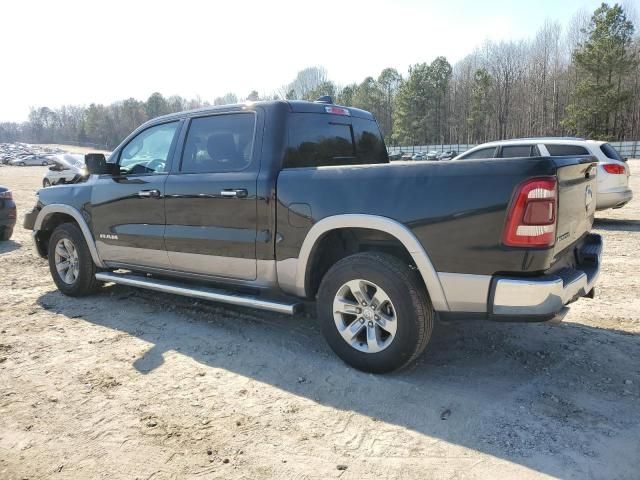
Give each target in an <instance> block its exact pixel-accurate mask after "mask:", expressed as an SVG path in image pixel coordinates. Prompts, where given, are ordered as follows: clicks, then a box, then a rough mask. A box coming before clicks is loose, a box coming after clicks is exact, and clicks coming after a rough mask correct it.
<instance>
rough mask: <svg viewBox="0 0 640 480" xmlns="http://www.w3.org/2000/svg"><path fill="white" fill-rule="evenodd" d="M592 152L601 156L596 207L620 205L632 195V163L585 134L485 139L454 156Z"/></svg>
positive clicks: (601, 208) (475, 156)
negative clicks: (630, 164)
mask: <svg viewBox="0 0 640 480" xmlns="http://www.w3.org/2000/svg"><path fill="white" fill-rule="evenodd" d="M576 155H591V156H592V157H594V158H596V159H597V160H598V173H597V175H596V177H597V188H596V209H597V210H605V209H607V208H621V207H623V206H624V205H626V204H627V203H629V201H630V200H631V199H632V198H633V192H632V191H631V188H630V187H629V175H630V173H631V172H630V170H629V166H628V165H627V164H626V160H625V159H624V158H622V157H621V156H620V154H619V153H618V151H617V150H616V149H615V148H613V147H612V146H611V145H609V144H608V143H607V142H602V141H598V140H585V139H583V138H558V137H547V138H518V139H513V140H501V141H497V142H489V143H483V144H482V145H478V146H477V147H474V148H472V149H471V150H468V151H466V152H464V153H463V154H461V155H458V156H457V157H455V158H454V159H453V160H482V159H487V158H525V157H539V156H542V157H546V156H551V157H563V156H576Z"/></svg>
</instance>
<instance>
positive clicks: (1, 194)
mask: <svg viewBox="0 0 640 480" xmlns="http://www.w3.org/2000/svg"><path fill="white" fill-rule="evenodd" d="M0 198H1V199H4V200H11V199H12V198H13V195H12V194H11V190H7V191H6V192H0Z"/></svg>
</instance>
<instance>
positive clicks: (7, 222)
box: [0, 185, 17, 240]
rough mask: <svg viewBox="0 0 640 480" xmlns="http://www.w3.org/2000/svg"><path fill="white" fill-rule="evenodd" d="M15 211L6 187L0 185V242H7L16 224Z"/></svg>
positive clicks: (11, 197)
mask: <svg viewBox="0 0 640 480" xmlns="http://www.w3.org/2000/svg"><path fill="white" fill-rule="evenodd" d="M16 217H17V210H16V204H15V203H14V201H13V195H12V194H11V190H9V188H8V187H3V186H2V185H0V240H9V239H10V238H11V235H12V234H13V227H14V226H15V224H16Z"/></svg>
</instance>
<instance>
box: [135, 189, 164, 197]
mask: <svg viewBox="0 0 640 480" xmlns="http://www.w3.org/2000/svg"><path fill="white" fill-rule="evenodd" d="M138 196H139V197H140V198H160V190H140V191H139V192H138Z"/></svg>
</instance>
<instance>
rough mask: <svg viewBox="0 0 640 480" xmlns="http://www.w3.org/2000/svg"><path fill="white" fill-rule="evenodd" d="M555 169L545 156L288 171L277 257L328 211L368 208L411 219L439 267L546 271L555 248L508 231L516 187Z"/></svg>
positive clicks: (280, 192) (290, 251)
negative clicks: (528, 245)
mask: <svg viewBox="0 0 640 480" xmlns="http://www.w3.org/2000/svg"><path fill="white" fill-rule="evenodd" d="M574 161H575V159H574ZM555 173H556V163H555V161H554V160H552V159H550V158H545V157H537V158H523V159H517V160H514V159H491V160H474V161H466V162H446V163H445V162H443V163H438V162H433V163H431V162H425V163H390V164H382V165H361V166H352V167H320V168H300V169H285V170H282V171H281V172H280V174H279V177H278V181H277V198H278V205H277V231H278V233H279V234H280V236H281V239H280V242H279V243H278V244H277V248H276V257H277V259H278V260H285V259H287V258H296V257H297V256H298V252H299V250H300V247H301V246H302V242H303V241H304V238H305V236H306V234H307V232H308V231H309V229H310V228H311V226H312V225H313V223H315V222H317V221H319V220H321V219H323V218H325V217H328V216H332V215H340V214H368V215H379V216H383V217H389V218H392V219H394V220H396V221H398V222H400V223H402V224H404V225H406V226H407V227H408V228H409V229H410V230H411V231H412V232H413V233H414V235H415V236H416V237H417V238H418V240H419V241H420V242H421V244H422V245H423V247H424V248H425V250H426V251H427V253H428V255H429V256H430V258H431V261H432V263H433V264H434V267H435V269H436V270H437V271H440V272H456V273H470V274H481V275H490V274H494V273H499V272H538V271H542V270H545V269H547V268H549V266H550V265H551V263H552V262H553V258H554V250H553V248H549V249H540V250H532V249H519V248H509V247H505V246H503V245H502V244H501V237H502V229H503V226H504V222H505V216H506V211H507V206H508V204H509V202H510V200H511V197H512V194H513V191H514V188H515V186H516V185H518V184H519V183H520V182H522V181H523V180H525V179H527V178H531V177H535V176H544V175H554V174H555ZM300 205H307V206H308V208H307V207H303V208H301V207H300ZM289 207H291V209H290V208H289ZM300 210H302V212H301V211H300ZM291 217H293V218H296V219H297V220H296V221H295V222H293V223H294V224H295V226H292V224H291V223H292V222H290V220H289V219H290V218H291ZM307 217H308V218H307Z"/></svg>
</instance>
